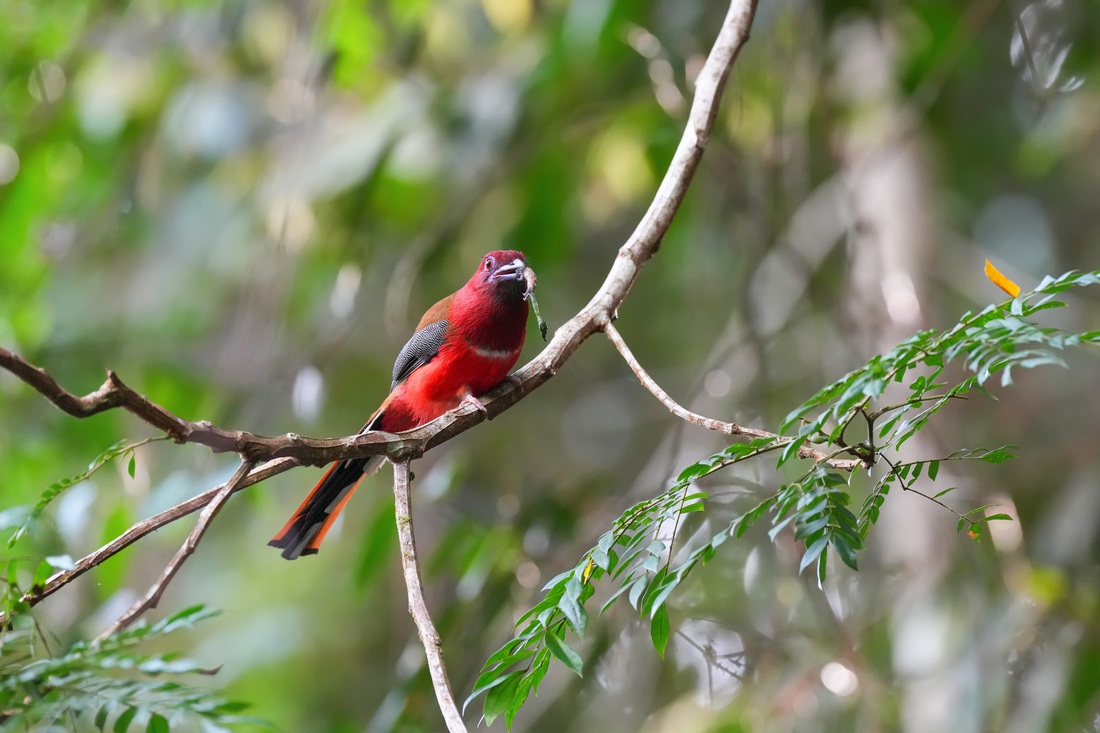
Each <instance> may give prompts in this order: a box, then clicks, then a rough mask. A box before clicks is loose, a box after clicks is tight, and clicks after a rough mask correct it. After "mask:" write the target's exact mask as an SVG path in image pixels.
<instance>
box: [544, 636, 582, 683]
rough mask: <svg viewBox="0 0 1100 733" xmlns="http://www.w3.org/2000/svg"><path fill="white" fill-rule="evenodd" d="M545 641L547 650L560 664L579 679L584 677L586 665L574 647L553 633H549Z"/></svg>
mask: <svg viewBox="0 0 1100 733" xmlns="http://www.w3.org/2000/svg"><path fill="white" fill-rule="evenodd" d="M544 641H545V642H546V648H547V649H549V650H550V653H551V654H553V655H554V656H555V657H557V660H558V661H559V662H561V663H562V664H564V665H565V666H566V667H568V668H569V669H571V670H573V671H574V672H575V673H576V674H577V676H578V677H584V673H583V670H584V663H583V662H582V661H581V656H580V655H579V654H577V652H576V651H574V650H573V648H572V647H570V646H569V645H568V644H566V643H565V642H564V641H562V640H561V639H559V638H558V636H557V634H555V633H553V632H549V633H547V634H546V637H545V639H544Z"/></svg>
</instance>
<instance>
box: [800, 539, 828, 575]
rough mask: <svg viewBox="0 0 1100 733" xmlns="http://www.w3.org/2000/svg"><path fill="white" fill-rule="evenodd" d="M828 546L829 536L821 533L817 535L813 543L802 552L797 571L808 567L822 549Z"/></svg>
mask: <svg viewBox="0 0 1100 733" xmlns="http://www.w3.org/2000/svg"><path fill="white" fill-rule="evenodd" d="M828 546H829V537H828V536H827V535H823V536H821V537H818V538H817V539H816V540H814V541H813V543H812V544H811V545H810V546H809V547H807V548H806V552H804V553H802V562H800V563H799V564H798V572H799V573H801V572H802V571H803V570H805V569H806V568H808V567H809V566H810V565H811V564H812V563H813V561H814V560H816V559H817V558H818V557H820V556H821V553H822V551H824V549H825V548H826V547H828Z"/></svg>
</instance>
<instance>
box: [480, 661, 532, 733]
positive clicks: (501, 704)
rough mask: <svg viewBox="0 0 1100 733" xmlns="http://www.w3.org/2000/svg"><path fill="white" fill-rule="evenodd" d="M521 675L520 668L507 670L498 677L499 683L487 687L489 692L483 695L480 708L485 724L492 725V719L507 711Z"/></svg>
mask: <svg viewBox="0 0 1100 733" xmlns="http://www.w3.org/2000/svg"><path fill="white" fill-rule="evenodd" d="M521 677H523V672H522V671H520V670H517V671H515V672H509V673H508V674H506V675H504V676H503V677H501V678H500V680H499V684H497V685H494V686H493V687H492V688H490V689H489V694H488V695H486V696H485V706H484V708H483V709H482V715H483V716H484V717H485V725H492V724H493V721H494V720H496V719H497V718H498V717H499V716H501V715H503V714H504V713H506V712H508V707H509V706H510V705H511V703H512V698H514V697H515V695H516V690H517V689H518V688H519V680H520V678H521Z"/></svg>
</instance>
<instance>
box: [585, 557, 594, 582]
mask: <svg viewBox="0 0 1100 733" xmlns="http://www.w3.org/2000/svg"><path fill="white" fill-rule="evenodd" d="M595 567H596V563H594V562H592V561H591V560H589V561H588V566H587V567H585V569H584V572H583V573H581V582H582V583H588V578H589V576H591V575H592V571H593V570H594V569H595Z"/></svg>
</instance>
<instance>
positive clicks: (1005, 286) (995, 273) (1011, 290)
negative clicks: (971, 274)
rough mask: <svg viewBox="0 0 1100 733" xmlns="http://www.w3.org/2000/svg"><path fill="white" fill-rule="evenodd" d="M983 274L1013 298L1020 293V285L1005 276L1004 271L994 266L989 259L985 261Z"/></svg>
mask: <svg viewBox="0 0 1100 733" xmlns="http://www.w3.org/2000/svg"><path fill="white" fill-rule="evenodd" d="M985 276H986V277H988V278H989V279H990V280H991V281H992V282H993V284H994V285H996V286H997V287H999V288H1000V289H1001V290H1003V291H1005V292H1006V293H1008V294H1009V295H1011V296H1012V297H1013V298H1015V297H1016V296H1017V295H1019V294H1020V286H1019V285H1017V284H1016V283H1014V282H1012V281H1011V280H1009V279H1008V278H1007V277H1005V276H1004V273H1002V272H1001V271H1000V270H998V269H997V268H996V267H994V266H993V263H992V262H990V261H989V260H986V261H985Z"/></svg>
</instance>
